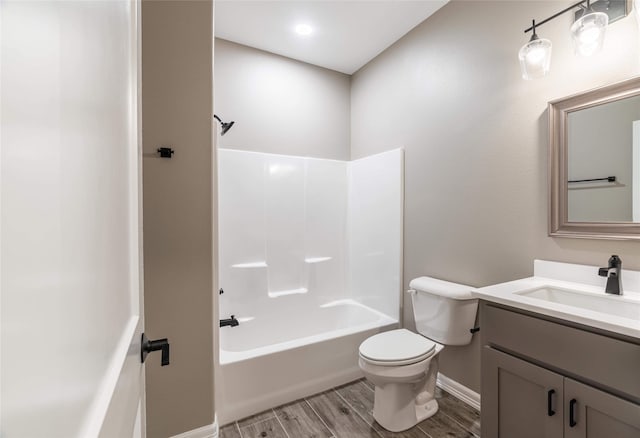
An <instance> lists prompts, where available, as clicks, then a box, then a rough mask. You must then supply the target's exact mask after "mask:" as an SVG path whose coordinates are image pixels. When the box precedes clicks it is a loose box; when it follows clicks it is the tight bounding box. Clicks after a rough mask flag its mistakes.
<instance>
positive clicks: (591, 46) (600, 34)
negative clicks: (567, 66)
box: [571, 0, 609, 56]
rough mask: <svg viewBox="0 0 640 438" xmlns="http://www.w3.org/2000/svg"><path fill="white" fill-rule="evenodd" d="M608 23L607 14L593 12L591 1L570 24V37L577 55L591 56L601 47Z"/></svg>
mask: <svg viewBox="0 0 640 438" xmlns="http://www.w3.org/2000/svg"><path fill="white" fill-rule="evenodd" d="M608 24H609V16H608V15H607V14H605V13H604V12H594V11H593V9H591V2H590V1H589V0H587V7H586V8H585V11H584V13H583V15H582V17H580V18H578V20H576V22H575V23H573V25H572V26H571V39H572V40H573V48H574V50H575V52H576V54H577V55H581V56H591V55H593V54H594V53H596V52H598V51H600V49H602V44H603V43H604V34H605V32H606V30H607V25H608Z"/></svg>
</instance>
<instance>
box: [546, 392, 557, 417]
mask: <svg viewBox="0 0 640 438" xmlns="http://www.w3.org/2000/svg"><path fill="white" fill-rule="evenodd" d="M555 393H556V390H555V389H550V390H549V391H547V415H548V416H549V417H553V416H554V415H555V414H556V411H554V410H553V394H555Z"/></svg>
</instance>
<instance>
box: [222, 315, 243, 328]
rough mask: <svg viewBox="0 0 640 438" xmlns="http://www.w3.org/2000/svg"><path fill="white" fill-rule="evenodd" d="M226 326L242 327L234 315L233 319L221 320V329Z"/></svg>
mask: <svg viewBox="0 0 640 438" xmlns="http://www.w3.org/2000/svg"><path fill="white" fill-rule="evenodd" d="M226 325H230V326H231V327H235V326H237V325H240V321H238V320H237V319H236V317H235V316H234V315H231V318H228V319H221V320H220V327H224V326H226Z"/></svg>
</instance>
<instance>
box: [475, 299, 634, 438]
mask: <svg viewBox="0 0 640 438" xmlns="http://www.w3.org/2000/svg"><path fill="white" fill-rule="evenodd" d="M480 327H481V331H480V333H481V337H482V345H483V346H482V410H481V415H482V419H481V427H482V433H481V435H482V436H483V437H489V438H562V437H564V438H640V341H638V340H635V339H629V338H623V337H620V338H618V337H614V336H613V335H612V336H609V335H608V333H603V332H597V331H590V330H587V329H586V328H584V329H583V328H582V327H580V326H577V325H575V324H568V323H565V322H564V321H562V320H554V319H551V318H547V317H544V318H543V317H538V316H537V315H536V314H532V313H529V312H524V311H519V310H516V309H511V308H508V307H504V306H500V305H495V304H493V303H487V302H482V303H481V306H480Z"/></svg>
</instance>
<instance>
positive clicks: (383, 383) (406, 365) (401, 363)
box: [359, 277, 478, 432]
mask: <svg viewBox="0 0 640 438" xmlns="http://www.w3.org/2000/svg"><path fill="white" fill-rule="evenodd" d="M409 287H410V288H411V289H409V291H408V292H409V293H410V294H411V300H412V302H413V314H414V317H415V322H416V329H417V331H418V333H420V334H415V333H413V332H410V331H409V330H405V329H397V330H391V331H388V332H384V333H379V334H377V335H374V336H371V337H370V338H368V339H366V340H365V341H364V342H363V343H362V344H360V360H359V364H360V368H361V369H362V371H363V372H364V375H365V377H366V378H367V380H369V381H370V382H371V383H373V384H374V385H375V387H376V390H375V400H374V406H373V418H375V419H376V421H377V422H378V423H379V424H380V425H381V426H382V427H384V428H385V429H387V430H390V431H392V432H400V431H402V430H406V429H409V428H411V427H413V426H415V425H416V424H418V423H419V422H421V421H423V420H425V419H427V418H429V417H430V416H432V415H433V414H435V413H436V412H437V411H438V402H437V401H436V400H435V398H434V391H435V388H436V377H437V375H438V353H440V351H442V349H443V348H444V346H445V345H466V344H468V343H469V342H471V337H472V335H473V333H472V332H471V329H472V328H473V327H474V323H475V319H476V313H477V310H478V300H477V299H475V298H473V297H472V296H471V286H465V285H462V284H456V283H450V282H448V281H442V280H437V279H435V278H430V277H419V278H416V279H414V280H412V281H411V283H410V284H409Z"/></svg>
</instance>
